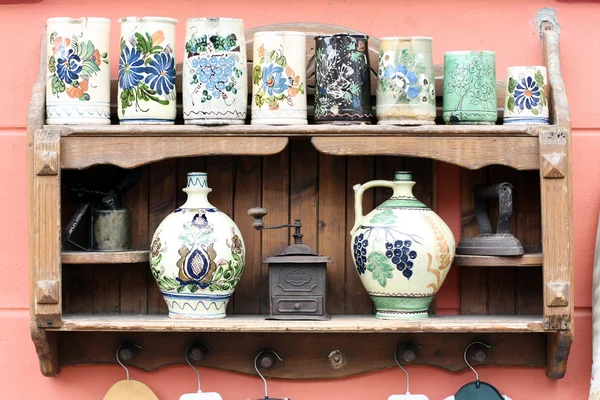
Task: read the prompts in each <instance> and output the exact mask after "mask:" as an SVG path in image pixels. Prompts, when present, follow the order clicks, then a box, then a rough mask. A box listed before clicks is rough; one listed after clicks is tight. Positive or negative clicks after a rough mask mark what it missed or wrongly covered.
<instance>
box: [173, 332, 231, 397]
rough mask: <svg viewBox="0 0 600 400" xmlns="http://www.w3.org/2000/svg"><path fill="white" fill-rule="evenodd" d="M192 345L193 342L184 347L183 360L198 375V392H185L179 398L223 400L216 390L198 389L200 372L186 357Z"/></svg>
mask: <svg viewBox="0 0 600 400" xmlns="http://www.w3.org/2000/svg"><path fill="white" fill-rule="evenodd" d="M193 346H194V344H190V345H189V346H188V347H187V349H185V362H186V363H188V365H189V366H190V367H192V369H193V370H194V372H195V373H196V375H197V376H198V392H197V393H187V394H184V395H182V396H181V397H180V398H179V400H223V398H222V397H221V395H220V394H219V393H216V392H202V390H201V389H200V372H198V370H197V369H196V367H194V365H193V364H192V363H191V362H190V359H189V358H188V352H189V351H190V349H191V348H192V347H193ZM209 350H210V349H209Z"/></svg>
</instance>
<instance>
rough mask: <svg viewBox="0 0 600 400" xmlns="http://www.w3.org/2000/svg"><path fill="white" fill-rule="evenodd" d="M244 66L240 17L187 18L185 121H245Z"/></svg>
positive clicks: (227, 123)
mask: <svg viewBox="0 0 600 400" xmlns="http://www.w3.org/2000/svg"><path fill="white" fill-rule="evenodd" d="M247 69H248V66H247V63H246V40H245V38H244V21H243V20H241V19H237V18H192V19H188V20H187V29H186V38H185V60H184V65H183V83H182V85H183V95H182V97H183V119H184V121H185V123H186V124H194V125H234V124H235V125H239V124H244V122H245V119H246V108H247V106H248V77H247V75H246V74H247Z"/></svg>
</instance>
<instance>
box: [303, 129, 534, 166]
mask: <svg viewBox="0 0 600 400" xmlns="http://www.w3.org/2000/svg"><path fill="white" fill-rule="evenodd" d="M312 142H313V144H314V145H315V147H316V148H317V150H319V151H320V152H321V153H325V154H332V155H396V156H408V157H424V158H431V159H435V160H440V161H445V162H448V163H450V164H455V165H458V166H461V167H464V168H468V169H477V168H481V167H483V166H486V165H492V164H499V165H506V166H509V167H513V168H516V169H537V168H538V166H539V164H540V160H539V153H538V145H537V143H536V138H533V137H513V138H492V137H489V138H488V137H472V138H469V139H468V140H464V138H460V137H451V136H443V137H432V136H419V137H405V136H397V137H372V138H371V137H370V138H366V137H350V136H348V137H345V138H341V137H321V136H319V137H313V138H312Z"/></svg>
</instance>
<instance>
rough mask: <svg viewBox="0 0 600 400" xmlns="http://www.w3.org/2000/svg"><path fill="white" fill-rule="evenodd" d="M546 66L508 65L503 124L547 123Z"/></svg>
mask: <svg viewBox="0 0 600 400" xmlns="http://www.w3.org/2000/svg"><path fill="white" fill-rule="evenodd" d="M548 117H549V112H548V75H547V73H546V67H541V66H540V67H538V66H536V67H508V69H507V72H506V97H505V101H504V123H505V124H548Z"/></svg>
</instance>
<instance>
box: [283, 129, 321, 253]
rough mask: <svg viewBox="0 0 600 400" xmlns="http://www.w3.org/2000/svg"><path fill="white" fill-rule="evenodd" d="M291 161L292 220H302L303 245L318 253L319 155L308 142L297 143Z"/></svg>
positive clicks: (292, 148) (291, 153)
mask: <svg viewBox="0 0 600 400" xmlns="http://www.w3.org/2000/svg"><path fill="white" fill-rule="evenodd" d="M290 160H291V161H290V169H291V170H290V219H291V220H294V219H296V218H298V219H300V220H302V233H303V234H304V237H303V238H302V242H303V243H304V244H305V245H307V246H308V247H310V248H312V249H313V250H315V251H318V250H319V249H318V248H317V243H318V237H317V205H318V202H319V197H318V191H317V181H318V165H319V154H318V153H317V151H316V150H315V149H314V147H312V146H311V144H310V142H309V141H307V140H297V141H294V142H292V143H291V147H290Z"/></svg>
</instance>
